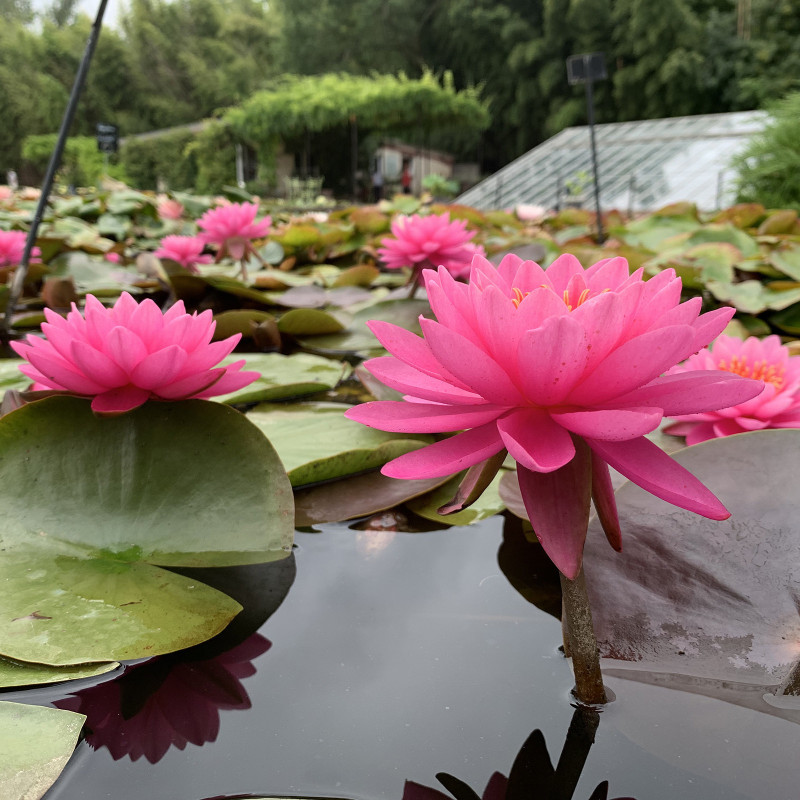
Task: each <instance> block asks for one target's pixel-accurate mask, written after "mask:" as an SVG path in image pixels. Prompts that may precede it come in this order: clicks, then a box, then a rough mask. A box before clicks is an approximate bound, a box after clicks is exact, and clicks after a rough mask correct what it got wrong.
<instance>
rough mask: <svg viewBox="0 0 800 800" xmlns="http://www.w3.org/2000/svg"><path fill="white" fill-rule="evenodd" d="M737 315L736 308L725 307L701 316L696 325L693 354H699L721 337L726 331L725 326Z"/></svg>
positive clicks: (694, 326)
mask: <svg viewBox="0 0 800 800" xmlns="http://www.w3.org/2000/svg"><path fill="white" fill-rule="evenodd" d="M735 313H736V309H735V308H730V307H728V306H723V307H722V308H715V309H714V310H713V311H709V312H707V313H705V314H701V315H700V316H699V317H698V318H697V320H696V321H695V323H694V325H693V326H692V327H693V328H694V343H693V345H692V346H693V348H694V349H693V350H692V352H697V351H698V350H699V349H700V348H701V347H705V346H706V345H707V344H708V343H709V342H712V341H713V340H714V339H716V338H717V336H719V335H720V334H721V333H722V331H724V330H725V326H726V325H727V324H728V323H729V322H730V321H731V318H732V317H733V315H734V314H735Z"/></svg>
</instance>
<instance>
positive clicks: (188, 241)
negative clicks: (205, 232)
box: [153, 236, 213, 272]
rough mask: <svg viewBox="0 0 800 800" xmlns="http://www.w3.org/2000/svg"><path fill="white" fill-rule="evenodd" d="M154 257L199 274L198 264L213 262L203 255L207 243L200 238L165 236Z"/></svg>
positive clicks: (209, 257)
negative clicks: (164, 259)
mask: <svg viewBox="0 0 800 800" xmlns="http://www.w3.org/2000/svg"><path fill="white" fill-rule="evenodd" d="M160 245H161V246H160V247H159V248H158V250H156V251H155V252H154V253H153V255H154V256H157V257H158V258H168V259H170V261H175V262H176V263H177V264H180V265H181V266H182V267H183V268H184V269H188V270H189V272H197V271H198V270H197V265H198V264H210V263H211V261H212V260H213V259H212V258H211V256H209V255H203V248H204V247H205V246H206V243H205V242H204V241H203V239H201V238H200V237H199V236H165V237H164V238H163V239H162V240H161V243H160Z"/></svg>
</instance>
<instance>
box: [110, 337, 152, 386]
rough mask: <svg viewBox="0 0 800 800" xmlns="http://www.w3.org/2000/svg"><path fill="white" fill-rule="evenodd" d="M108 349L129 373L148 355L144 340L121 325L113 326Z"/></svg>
mask: <svg viewBox="0 0 800 800" xmlns="http://www.w3.org/2000/svg"><path fill="white" fill-rule="evenodd" d="M106 350H107V351H108V354H109V355H110V356H111V358H113V359H114V361H116V363H117V364H119V366H120V367H122V369H123V370H125V372H126V373H127V374H128V375H130V373H131V371H132V370H133V369H134V367H135V366H136V365H137V364H138V363H139V362H140V361H141V360H142V359H143V358H144V357H145V356H146V355H147V348H146V347H145V346H144V343H143V342H142V340H141V339H140V338H139V337H138V336H137V335H136V334H135V333H134V332H133V331H132V330H131V329H130V328H123V327H121V326H119V325H117V326H116V327H115V328H112V329H111V332H110V333H109V334H108V339H107V340H106ZM125 382H126V383H127V382H128V381H127V380H126V381H125Z"/></svg>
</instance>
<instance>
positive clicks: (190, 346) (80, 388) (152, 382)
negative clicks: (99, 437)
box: [11, 292, 259, 414]
mask: <svg viewBox="0 0 800 800" xmlns="http://www.w3.org/2000/svg"><path fill="white" fill-rule="evenodd" d="M44 314H45V317H46V318H47V322H43V323H42V332H43V333H44V338H40V337H38V336H28V337H27V341H20V342H11V347H13V348H14V350H15V351H16V352H17V354H18V355H20V356H21V357H22V358H24V359H25V360H26V361H28V362H29V363H27V364H23V365H21V366H20V370H21V371H22V372H23V373H24V374H25V375H27V376H28V377H29V378H31V379H32V380H33V382H34V384H33V389H34V390H41V389H56V390H62V391H67V392H71V393H73V394H77V395H81V396H84V397H91V398H92V410H93V411H96V412H98V413H102V414H121V413H123V412H125V411H130V410H131V409H134V408H136V407H138V406H140V405H142V403H144V402H146V401H147V400H150V399H153V400H186V399H189V398H198V397H199V398H207V397H213V396H214V395H219V394H226V393H227V392H233V391H236V390H237V389H241V388H243V387H244V386H247V385H248V384H250V383H252V382H253V381H254V380H256V378H258V377H259V373H258V372H243V371H241V368H242V367H243V366H244V364H245V361H244V360H241V361H236V362H234V363H233V364H228V365H226V366H217V365H218V364H219V362H220V361H221V360H222V359H223V358H225V357H226V356H228V355H229V354H230V353H231V351H232V350H233V348H234V347H235V346H236V344H237V342H238V341H239V339H240V338H241V334H238V333H237V334H235V335H234V336H230V337H229V338H227V339H224V340H222V341H220V342H212V341H211V337H212V336H213V333H214V328H215V325H216V323H215V322H214V320H213V317H212V313H211V311H204V312H203V313H202V314H199V315H198V314H187V313H186V311H185V309H184V307H183V302H182V301H178V302H177V303H175V305H174V306H172V308H170V309H169V310H168V311H167V312H166V313H165V314H162V313H161V310H160V309H159V307H158V306H157V305H156V304H155V303H154V302H153V301H152V300H144V301H143V302H141V303H138V304H137V302H136V301H135V300H134V299H133V297H131V295H129V294H128V293H127V292H124V293H123V294H122V295H121V296H120V298H119V300H118V301H117V302H116V304H115V305H114V307H113V308H106V307H105V306H103V304H102V303H101V302H100V301H99V300H98V299H97V298H96V297H94V296H93V295H87V296H86V309H85V314H86V316H85V317H84V316H82V315H81V313H80V311H78V309H77V308H76V306H75V304H74V303H73V305H72V311H70V312H69V314H67V316H66V319H65V318H64V317H62V316H60V315H59V314H56V313H55V312H54V311H51V310H50V309H49V308H45V310H44Z"/></svg>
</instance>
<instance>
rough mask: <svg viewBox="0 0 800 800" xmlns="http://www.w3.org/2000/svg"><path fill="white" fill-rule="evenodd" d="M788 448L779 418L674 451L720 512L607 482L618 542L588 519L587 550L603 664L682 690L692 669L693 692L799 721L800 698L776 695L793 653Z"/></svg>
mask: <svg viewBox="0 0 800 800" xmlns="http://www.w3.org/2000/svg"><path fill="white" fill-rule="evenodd" d="M798 449H800V430H789V429H787V430H765V431H756V432H752V433H745V434H739V435H736V436H730V437H727V438H723V439H715V440H711V441H708V442H704V443H702V444H699V445H695V446H693V447H689V448H686V449H684V450H681V451H679V452H677V453H675V454H674V455H673V457H674V458H675V460H676V461H678V462H679V463H681V464H682V465H683V466H684V467H686V468H687V469H689V470H690V471H691V472H692V473H694V474H695V475H696V476H697V477H698V478H700V480H702V481H703V482H704V483H705V484H706V485H707V486H708V487H709V488H710V489H711V490H712V491H714V492H715V493H716V494H717V495H718V496H719V497H720V499H721V500H722V501H723V502H724V503H725V505H726V506H727V507H728V509H729V510H730V511H731V514H732V516H731V518H730V519H729V520H726V521H724V522H714V521H710V520H706V519H704V518H702V517H699V516H696V515H694V514H691V513H690V512H687V511H683V510H681V509H678V508H675V507H673V506H670V505H668V504H666V503H664V502H663V501H662V500H659V499H657V498H655V497H654V496H652V495H650V494H649V493H647V492H645V491H644V490H642V489H640V488H639V487H637V486H635V485H633V484H631V483H626V484H625V485H624V486H623V487H622V488H621V489H620V490H619V491H618V492H617V503H618V506H619V513H620V523H621V528H622V543H623V550H622V553H615V552H614V551H612V550H611V548H609V547H608V545H607V543H606V541H605V537H604V536H603V534H602V531H601V530H600V526H599V523H598V522H597V521H595V522H593V523H592V524H591V526H590V530H589V536H588V538H587V541H586V558H585V563H586V570H587V572H586V575H587V585H588V588H589V595H590V598H591V601H592V608H593V614H594V621H595V629H596V631H597V637H598V641H599V643H600V649H601V653H602V654H603V655H604V656H605V657H606V658H607V659H608V661H607V662H606V668H607V669H613V673H611V674H618V675H620V676H622V677H630V678H631V679H633V680H640V681H645V682H648V683H657V684H659V685H663V686H673V685H674V686H675V688H680V689H683V690H686V688H685V684H687V680H686V676H691V677H693V678H697V679H700V680H698V681H694V682H693V681H688V684H689V685H695V686H696V687H697V691H698V693H701V694H707V695H710V696H715V697H721V698H722V699H726V700H728V701H729V702H734V703H737V704H739V705H748V706H752V705H753V704H755V706H757V707H758V709H759V710H760V711H764V712H766V713H772V714H775V713H777V714H778V715H780V716H784V717H786V718H789V719H792V720H793V721H796V722H800V700H798V698H796V697H779V696H776V691H777V687H780V686H781V684H782V683H783V682H784V681H785V680H786V679H787V678H788V676H789V675H790V674H791V672H792V670H793V669H794V668H795V667H796V665H797V663H798V661H800V612H799V611H798V609H799V608H800V597H799V596H798V589H797V587H798V584H799V583H800V523H798V514H797V501H796V494H797V486H796V483H797V480H796V471H797V469H796V468H797V453H798ZM629 673H630V674H629ZM734 684H742V685H747V686H750V687H753V686H756V687H761V690H760V693H757V694H758V696H757V697H755V696H753V693H752V692H749V693H748V692H746V691H744V690H742V691H741V692H739V691H738V690H736V689H735V686H734ZM768 695H769V696H768ZM754 697H755V699H754ZM770 697H771V699H770ZM737 698H738V699H737ZM776 709H777V711H776Z"/></svg>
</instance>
